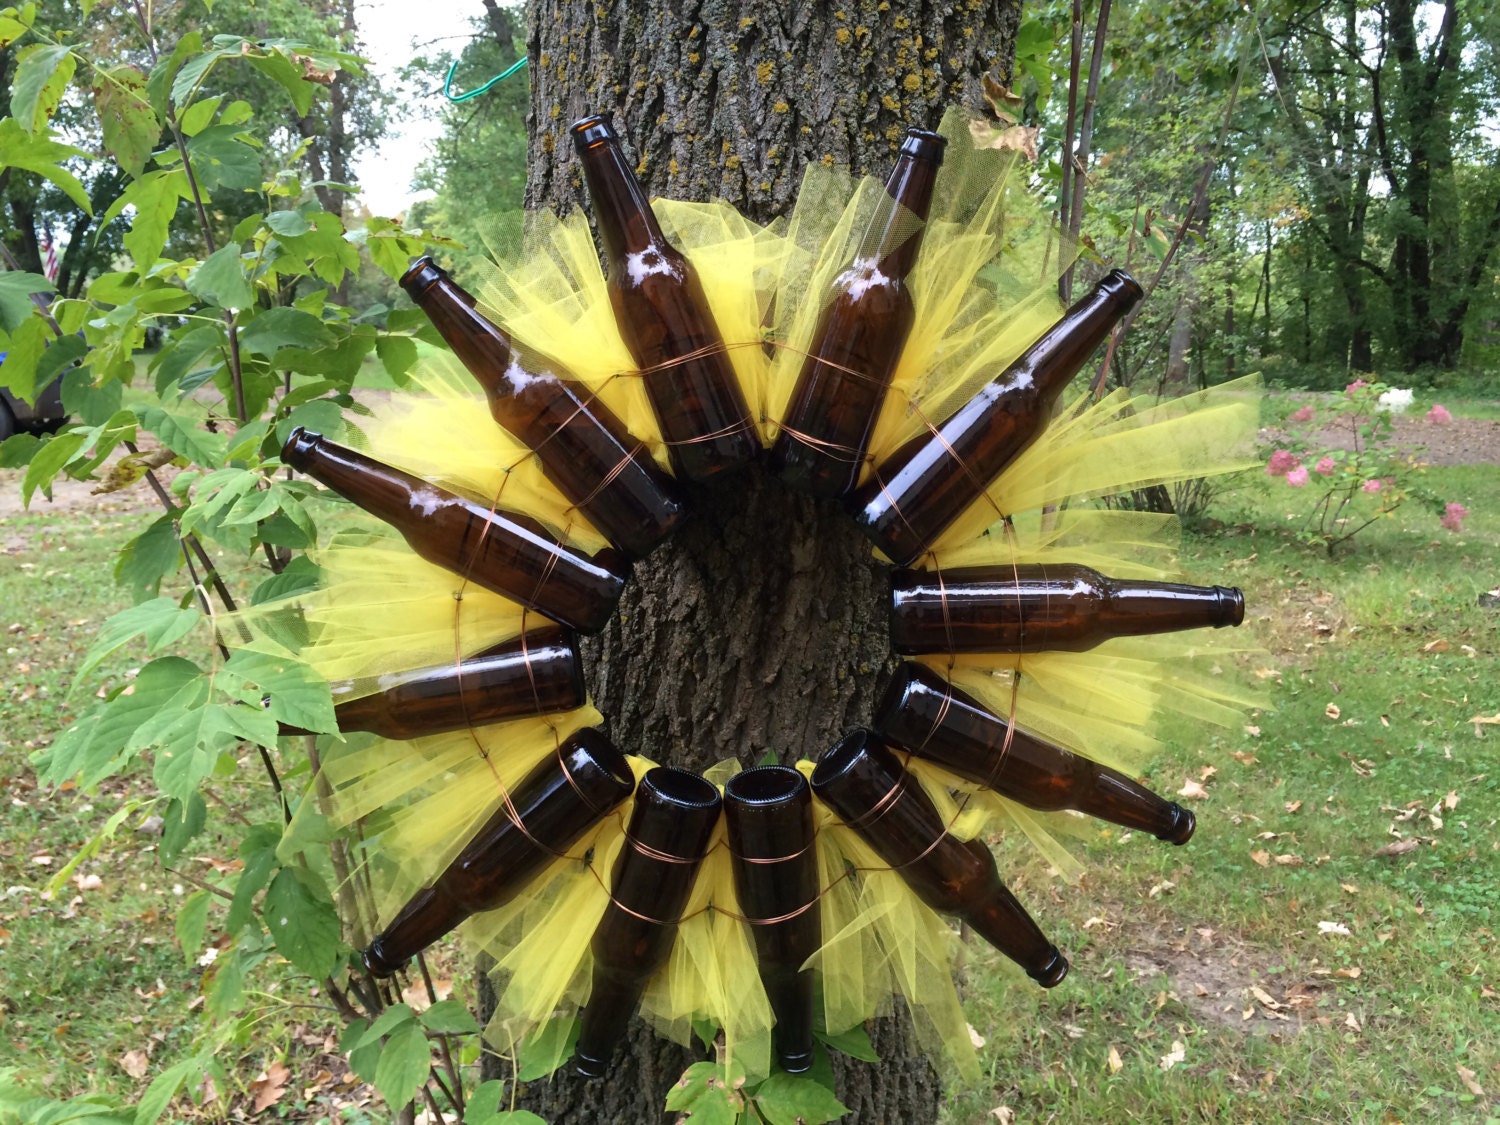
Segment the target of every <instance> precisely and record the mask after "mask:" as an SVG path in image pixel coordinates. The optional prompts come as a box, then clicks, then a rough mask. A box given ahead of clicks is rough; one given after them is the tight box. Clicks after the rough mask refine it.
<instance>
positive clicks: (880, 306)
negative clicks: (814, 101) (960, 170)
mask: <svg viewBox="0 0 1500 1125" xmlns="http://www.w3.org/2000/svg"><path fill="white" fill-rule="evenodd" d="M945 144H947V141H946V140H945V139H944V138H943V136H942V134H941V133H929V132H926V131H924V130H922V129H909V130H907V133H906V140H905V141H904V142H902V145H901V153H900V155H899V156H898V157H897V159H896V167H895V169H894V170H893V171H892V172H891V175H890V178H889V179H888V180H886V184H885V191H886V194H885V197H884V199H882V200H881V204H880V207H879V209H878V210H877V211H876V212H875V215H874V217H873V218H872V219H871V221H870V226H869V229H867V230H866V231H865V235H864V241H863V242H862V244H861V245H860V248H859V250H858V252H857V253H856V254H855V256H854V261H853V263H852V264H851V265H850V266H849V268H848V269H847V270H845V271H844V272H843V273H841V274H840V275H839V276H838V277H837V278H836V279H835V280H834V282H833V285H832V287H831V288H830V291H829V293H828V294H827V295H826V297H825V301H826V302H827V303H826V304H825V305H824V308H823V314H822V318H821V319H820V320H819V321H818V326H817V328H816V329H815V330H814V332H813V337H812V343H811V344H810V345H809V346H808V355H807V359H806V360H805V361H804V362H803V364H802V370H801V372H800V373H799V374H798V376H797V384H796V386H795V387H794V388H793V390H792V397H791V399H790V401H789V403H788V405H787V412H786V417H785V418H784V419H783V421H782V430H781V434H780V436H779V437H777V439H776V444H775V445H773V446H772V447H771V468H772V470H773V471H774V472H776V473H778V474H779V475H780V476H781V477H782V479H783V480H785V481H786V482H787V483H788V484H790V485H791V486H792V487H794V488H797V489H800V490H802V491H804V492H811V493H812V494H813V495H815V496H842V495H844V493H846V492H848V491H849V490H850V489H852V488H853V487H854V486H855V484H857V483H858V482H859V474H860V471H861V470H862V469H863V468H864V460H865V450H866V448H867V447H868V446H869V443H870V435H871V433H872V432H873V431H874V429H875V421H876V419H877V418H878V417H879V416H880V407H881V404H882V403H883V402H884V401H885V393H886V388H888V387H889V386H890V385H891V378H892V376H894V375H895V373H896V365H897V363H898V362H899V361H900V359H901V349H902V347H903V346H904V345H905V344H906V337H907V335H908V334H909V333H910V332H911V326H912V322H913V321H914V320H915V318H916V311H915V306H914V305H913V304H912V296H911V291H910V290H909V289H908V288H907V285H906V278H907V275H908V274H909V273H910V272H911V269H912V267H913V266H914V265H915V264H916V261H917V252H918V250H919V249H920V248H921V244H922V231H923V224H924V223H925V222H926V220H927V210H928V207H929V205H930V204H931V202H932V185H933V183H934V182H935V181H936V180H937V172H938V167H939V166H940V165H941V164H942V162H943V146H944V145H945Z"/></svg>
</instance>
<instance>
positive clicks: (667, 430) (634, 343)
mask: <svg viewBox="0 0 1500 1125" xmlns="http://www.w3.org/2000/svg"><path fill="white" fill-rule="evenodd" d="M571 132H572V134H573V144H574V147H575V149H576V150H577V153H578V157H579V160H580V162H581V163H582V165H583V175H584V182H585V184H587V186H588V193H589V199H590V202H591V203H592V206H593V211H594V218H595V220H596V222H597V223H598V227H599V237H600V240H601V241H602V242H603V244H604V257H605V260H606V262H607V264H608V285H609V296H610V302H611V303H612V305H613V307H614V312H615V322H616V324H617V325H618V326H619V329H620V336H621V337H622V338H623V339H624V341H625V345H626V347H628V348H629V349H630V354H631V356H632V357H633V358H634V359H635V362H636V366H637V367H639V368H640V370H641V375H642V378H643V379H644V381H645V387H646V395H647V397H648V398H649V399H650V400H651V407H652V410H653V411H654V412H655V414H656V420H657V424H658V425H659V426H660V428H661V433H662V437H663V438H664V439H665V440H666V442H667V444H668V448H669V451H670V453H671V457H672V466H673V469H674V470H675V471H676V473H677V475H678V476H681V477H686V478H687V479H689V480H706V479H707V478H709V477H712V476H715V475H716V474H718V473H721V472H723V471H724V470H726V469H731V468H734V467H735V466H737V465H742V464H745V463H746V462H749V461H751V460H754V459H755V458H756V457H757V456H758V455H759V453H760V439H759V437H758V436H757V434H756V431H755V426H754V423H753V421H752V419H751V417H750V410H749V408H748V407H747V406H746V404H745V396H744V394H743V392H742V391H741V390H740V385H739V380H738V378H737V377H736V376H735V373H734V368H733V366H732V365H731V364H730V362H729V356H728V354H727V353H726V351H725V348H724V340H723V337H722V336H721V335H720V334H719V328H718V325H717V324H715V323H714V318H713V314H712V312H711V311H710V310H709V306H708V299H707V298H706V297H705V296H704V294H703V285H702V283H701V282H700V281H699V280H698V275H697V273H696V272H695V271H694V270H693V267H692V265H691V264H690V263H689V262H688V260H687V259H686V258H685V257H683V255H682V254H681V253H680V252H679V251H678V250H677V248H676V247H674V246H673V245H672V244H671V243H670V242H668V241H667V238H666V236H665V235H664V234H663V233H662V230H661V226H660V225H659V224H658V223H657V221H656V216H655V215H654V214H652V211H651V204H650V201H649V200H648V199H647V198H646V193H645V191H644V190H643V189H642V188H641V185H640V182H639V181H638V180H637V179H636V178H635V172H634V170H633V169H632V168H631V167H630V164H629V162H628V161H626V159H625V154H624V152H623V151H622V150H621V147H620V141H619V138H618V137H616V136H615V132H614V129H613V128H612V127H611V126H610V124H609V123H608V122H607V121H605V120H604V119H603V118H601V117H586V118H584V119H583V120H581V121H578V122H575V123H574V125H573V126H572V129H571Z"/></svg>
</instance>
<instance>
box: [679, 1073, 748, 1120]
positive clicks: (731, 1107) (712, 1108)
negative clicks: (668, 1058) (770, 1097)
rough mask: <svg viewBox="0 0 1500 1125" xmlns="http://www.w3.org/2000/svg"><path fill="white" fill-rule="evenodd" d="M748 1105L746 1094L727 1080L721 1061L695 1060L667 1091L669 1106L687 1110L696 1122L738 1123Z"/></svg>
mask: <svg viewBox="0 0 1500 1125" xmlns="http://www.w3.org/2000/svg"><path fill="white" fill-rule="evenodd" d="M744 1107H745V1098H744V1095H743V1094H742V1093H741V1092H740V1091H739V1089H737V1088H731V1087H730V1086H729V1085H728V1084H727V1083H726V1082H725V1081H724V1078H723V1076H722V1075H721V1074H720V1071H719V1066H718V1064H717V1063H711V1062H700V1063H694V1064H693V1065H692V1066H690V1067H688V1068H687V1071H686V1073H684V1074H683V1076H682V1077H681V1078H679V1079H678V1080H677V1083H676V1085H674V1086H673V1087H672V1088H671V1090H669V1091H667V1108H668V1109H674V1110H684V1111H685V1112H686V1113H687V1115H688V1116H689V1117H690V1118H691V1119H692V1121H693V1125H734V1123H735V1121H736V1120H738V1118H739V1115H740V1110H742V1109H744Z"/></svg>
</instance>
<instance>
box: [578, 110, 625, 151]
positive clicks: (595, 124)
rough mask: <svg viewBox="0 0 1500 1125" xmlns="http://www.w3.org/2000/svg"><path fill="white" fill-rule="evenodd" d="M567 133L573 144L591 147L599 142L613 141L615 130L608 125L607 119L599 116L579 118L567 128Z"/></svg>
mask: <svg viewBox="0 0 1500 1125" xmlns="http://www.w3.org/2000/svg"><path fill="white" fill-rule="evenodd" d="M568 132H569V133H571V134H572V136H573V142H574V143H575V144H577V145H581V146H591V145H595V144H598V143H599V142H600V141H609V140H614V139H615V130H614V127H613V126H612V125H610V123H609V118H607V117H604V116H602V115H600V114H593V115H591V116H589V117H581V118H579V119H578V120H577V121H575V122H573V124H571V125H569V126H568Z"/></svg>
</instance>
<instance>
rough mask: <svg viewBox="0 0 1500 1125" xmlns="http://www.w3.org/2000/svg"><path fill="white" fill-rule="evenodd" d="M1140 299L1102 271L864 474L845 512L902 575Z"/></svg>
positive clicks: (1033, 433)
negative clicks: (961, 397) (985, 380)
mask: <svg viewBox="0 0 1500 1125" xmlns="http://www.w3.org/2000/svg"><path fill="white" fill-rule="evenodd" d="M1140 299H1141V287H1140V286H1139V285H1137V284H1136V282H1135V279H1134V278H1132V277H1131V276H1130V275H1129V274H1127V273H1125V272H1124V271H1123V270H1111V271H1110V272H1109V273H1108V274H1106V275H1105V277H1104V280H1103V281H1101V282H1100V283H1099V284H1098V285H1097V286H1095V288H1094V291H1093V292H1092V293H1090V294H1088V296H1086V297H1084V298H1082V299H1081V300H1079V301H1077V302H1076V303H1075V304H1074V305H1073V307H1072V308H1070V309H1068V311H1067V312H1065V313H1064V314H1063V316H1062V319H1061V320H1059V321H1058V322H1057V323H1056V324H1054V325H1053V326H1052V327H1051V328H1049V329H1048V330H1047V331H1046V332H1045V333H1043V334H1042V337H1041V339H1039V340H1038V341H1037V342H1036V343H1034V344H1032V345H1031V347H1030V348H1028V349H1027V350H1026V351H1025V352H1024V353H1023V354H1022V355H1021V357H1020V358H1019V359H1017V360H1016V361H1015V362H1014V363H1012V364H1011V365H1010V366H1009V367H1008V368H1006V369H1005V371H1004V373H1003V374H1001V376H1000V377H999V378H998V379H996V380H995V381H994V382H992V383H990V384H989V385H988V386H986V387H984V388H983V389H982V390H981V391H980V392H979V393H978V394H977V395H975V396H974V397H973V398H972V399H970V400H969V401H968V402H967V403H965V404H964V405H963V406H961V407H959V408H958V409H957V410H956V411H954V412H953V414H951V415H949V416H948V417H947V418H945V419H943V421H942V422H941V423H940V424H939V425H938V426H937V427H936V432H926V433H921V434H918V435H917V436H916V437H914V438H912V439H911V440H910V441H908V442H907V443H906V444H905V445H903V446H901V448H899V449H897V450H896V452H894V453H892V454H891V455H890V456H889V457H887V458H886V459H885V460H884V461H882V462H881V463H880V464H878V465H876V466H875V468H874V470H873V476H872V477H871V479H870V480H868V481H866V482H865V483H864V485H862V486H861V487H860V488H859V489H858V490H857V491H855V492H854V494H853V495H852V496H850V497H849V500H848V502H847V503H848V506H849V509H850V511H851V512H852V513H853V514H854V519H855V522H856V523H857V524H858V525H859V527H860V530H862V531H863V532H864V533H865V535H866V536H868V537H869V538H870V540H871V541H872V542H873V543H874V544H875V545H876V546H877V547H879V548H880V549H881V550H882V551H884V552H885V553H886V555H887V556H889V558H890V559H891V561H892V562H894V563H895V564H896V565H897V566H909V565H911V563H913V562H914V561H916V559H917V558H919V557H920V556H921V554H922V552H923V551H925V550H927V548H928V547H929V546H931V544H932V543H933V542H934V541H935V540H936V539H937V538H938V536H939V535H941V534H942V533H943V532H944V531H945V530H946V529H947V528H948V525H949V524H951V523H952V522H953V521H954V520H956V519H958V517H959V516H960V515H962V514H963V512H964V510H965V509H967V508H968V506H969V505H970V504H972V503H973V502H974V501H975V500H978V499H979V497H980V496H981V495H982V494H983V493H984V490H985V489H986V488H987V487H989V485H990V483H991V482H992V481H993V480H994V479H995V478H996V477H997V476H999V475H1000V473H1001V471H1002V470H1003V469H1004V468H1005V466H1007V465H1009V464H1010V463H1011V462H1012V461H1014V460H1015V459H1016V457H1018V456H1019V455H1020V454H1021V453H1022V452H1023V451H1024V450H1025V449H1026V447H1027V446H1028V445H1030V444H1031V443H1032V442H1033V441H1035V440H1036V438H1037V437H1039V436H1040V435H1041V433H1042V431H1043V430H1044V429H1045V428H1046V426H1047V422H1048V421H1049V418H1050V414H1051V411H1052V407H1053V404H1054V403H1055V402H1056V401H1057V398H1058V396H1059V395H1061V394H1062V392H1063V388H1065V387H1066V386H1067V385H1068V383H1069V382H1071V381H1072V379H1073V376H1074V375H1076V374H1078V371H1079V369H1080V368H1082V366H1083V365H1084V363H1085V361H1087V360H1088V358H1089V356H1091V355H1092V354H1093V352H1094V349H1095V348H1097V347H1098V346H1099V344H1100V342H1101V341H1103V339H1104V338H1105V337H1106V336H1107V335H1109V332H1110V329H1111V328H1113V327H1114V326H1115V325H1116V324H1117V323H1119V321H1120V320H1121V319H1123V318H1124V317H1125V315H1126V314H1127V313H1129V312H1130V310H1131V309H1132V308H1134V307H1135V305H1136V303H1137V302H1139V301H1140Z"/></svg>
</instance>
